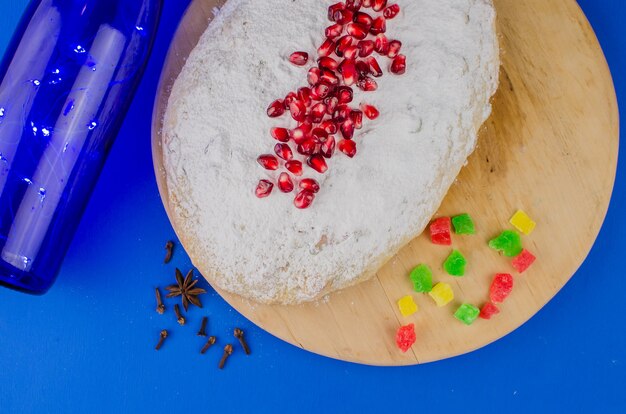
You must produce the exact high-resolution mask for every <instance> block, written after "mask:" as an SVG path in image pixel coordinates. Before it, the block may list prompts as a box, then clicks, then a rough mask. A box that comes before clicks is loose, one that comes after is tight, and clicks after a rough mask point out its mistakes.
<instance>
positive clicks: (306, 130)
mask: <svg viewBox="0 0 626 414" xmlns="http://www.w3.org/2000/svg"><path fill="white" fill-rule="evenodd" d="M298 128H300V129H301V130H302V132H304V134H305V135H306V134H308V133H309V132H311V128H313V125H312V124H311V123H310V122H307V121H304V122H300V123H299V124H298Z"/></svg>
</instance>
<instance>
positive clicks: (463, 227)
mask: <svg viewBox="0 0 626 414" xmlns="http://www.w3.org/2000/svg"><path fill="white" fill-rule="evenodd" d="M452 226H453V227H454V232H455V233H456V234H476V228H475V227H474V220H472V217H471V216H470V215H469V214H467V213H465V214H459V215H458V216H455V217H452Z"/></svg>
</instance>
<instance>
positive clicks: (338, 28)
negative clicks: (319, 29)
mask: <svg viewBox="0 0 626 414" xmlns="http://www.w3.org/2000/svg"><path fill="white" fill-rule="evenodd" d="M342 32H343V26H342V25H340V24H339V23H335V24H333V25H332V26H328V27H327V28H326V30H325V31H324V34H325V35H326V37H327V38H329V39H336V38H338V37H339V36H341V33H342Z"/></svg>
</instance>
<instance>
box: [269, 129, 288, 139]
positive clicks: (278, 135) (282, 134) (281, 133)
mask: <svg viewBox="0 0 626 414" xmlns="http://www.w3.org/2000/svg"><path fill="white" fill-rule="evenodd" d="M270 134H272V138H274V139H275V140H276V141H280V142H289V131H288V130H287V129H286V128H272V129H270Z"/></svg>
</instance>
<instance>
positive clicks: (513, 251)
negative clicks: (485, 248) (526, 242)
mask: <svg viewBox="0 0 626 414" xmlns="http://www.w3.org/2000/svg"><path fill="white" fill-rule="evenodd" d="M489 247H491V248H492V249H493V250H497V251H499V252H502V254H503V255H505V256H506V257H515V256H517V255H518V254H520V253H521V252H522V239H521V237H520V235H519V234H518V233H517V232H515V231H513V230H505V231H503V232H502V233H500V235H499V236H498V237H496V238H495V239H492V240H489Z"/></svg>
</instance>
